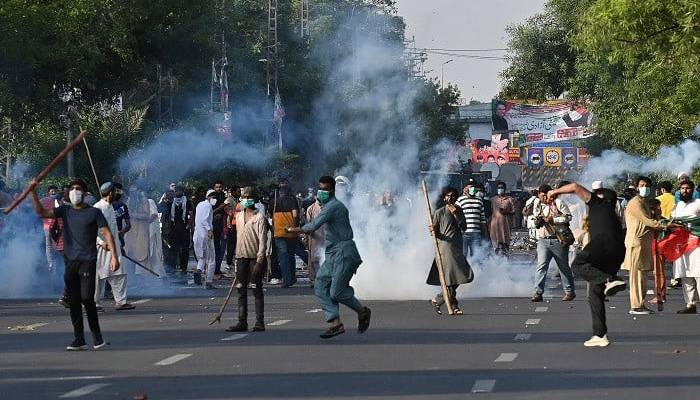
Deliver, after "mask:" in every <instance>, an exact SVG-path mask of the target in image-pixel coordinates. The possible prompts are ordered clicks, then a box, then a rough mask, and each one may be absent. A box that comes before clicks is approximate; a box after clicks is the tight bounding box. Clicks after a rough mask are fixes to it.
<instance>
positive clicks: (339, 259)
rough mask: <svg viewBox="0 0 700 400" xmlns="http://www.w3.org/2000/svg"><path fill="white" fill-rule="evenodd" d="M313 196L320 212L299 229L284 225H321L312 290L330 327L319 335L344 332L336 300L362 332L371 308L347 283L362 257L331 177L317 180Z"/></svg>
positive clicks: (302, 230) (307, 228)
mask: <svg viewBox="0 0 700 400" xmlns="http://www.w3.org/2000/svg"><path fill="white" fill-rule="evenodd" d="M316 198H317V199H318V201H320V202H321V203H322V204H323V209H322V210H321V213H320V214H319V215H318V216H317V217H316V218H314V219H313V220H312V221H310V222H308V223H307V224H306V225H304V226H302V227H301V228H296V227H287V228H286V231H287V232H293V233H307V234H308V233H312V232H315V231H317V230H318V229H319V228H321V227H322V226H324V227H325V242H326V259H325V261H324V262H323V265H322V266H321V269H320V270H319V271H318V273H317V274H316V280H315V282H314V291H315V293H316V297H318V298H319V300H320V301H321V307H322V308H323V311H324V314H325V317H326V322H328V323H329V324H330V325H331V326H330V328H329V329H328V330H327V331H325V332H323V333H322V334H321V338H323V339H328V338H332V337H334V336H338V335H340V334H343V333H345V328H344V327H343V323H342V322H341V321H340V308H339V304H340V303H342V304H345V305H346V306H348V307H350V308H352V309H353V310H354V311H355V312H356V313H357V317H358V324H357V331H358V332H359V333H364V332H365V331H367V329H368V328H369V322H370V316H371V311H370V309H369V308H367V307H364V306H363V305H362V304H361V303H360V301H359V300H357V298H356V297H355V291H354V290H353V288H352V286H350V279H352V276H353V275H354V274H355V272H356V271H357V268H358V267H359V266H360V264H362V259H361V258H360V253H359V252H358V251H357V246H355V241H354V240H353V232H352V227H351V226H350V217H349V213H348V209H347V207H345V204H343V203H342V202H341V201H340V200H338V199H337V198H336V197H335V179H333V177H332V176H322V177H321V178H320V179H319V189H318V192H317V194H316Z"/></svg>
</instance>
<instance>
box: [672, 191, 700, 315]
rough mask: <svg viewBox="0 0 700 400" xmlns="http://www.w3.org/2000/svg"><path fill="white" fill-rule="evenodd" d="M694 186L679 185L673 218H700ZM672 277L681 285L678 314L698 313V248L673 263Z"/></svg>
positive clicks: (699, 278)
mask: <svg viewBox="0 0 700 400" xmlns="http://www.w3.org/2000/svg"><path fill="white" fill-rule="evenodd" d="M694 192H695V184H694V183H693V182H692V181H690V180H686V181H684V182H683V183H681V188H680V199H681V201H679V202H678V204H676V209H675V210H674V211H673V217H674V218H678V217H698V216H700V200H698V199H694V198H693V193H694ZM673 276H674V278H676V279H680V280H681V282H682V283H683V297H684V298H685V308H683V309H681V310H678V314H695V313H697V312H698V310H697V303H698V301H700V297H698V282H700V248H695V249H693V250H692V251H690V252H688V253H685V254H683V255H682V256H681V257H680V258H679V259H677V260H676V261H674V262H673Z"/></svg>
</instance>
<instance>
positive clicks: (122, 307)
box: [114, 303, 136, 311]
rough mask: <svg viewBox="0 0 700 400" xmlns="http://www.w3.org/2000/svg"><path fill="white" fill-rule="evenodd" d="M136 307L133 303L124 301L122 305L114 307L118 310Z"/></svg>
mask: <svg viewBox="0 0 700 400" xmlns="http://www.w3.org/2000/svg"><path fill="white" fill-rule="evenodd" d="M134 308H136V306H135V305H133V304H129V303H124V304H122V305H120V306H116V307H114V309H115V310H117V311H124V310H133V309H134Z"/></svg>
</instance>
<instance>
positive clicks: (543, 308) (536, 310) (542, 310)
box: [535, 307, 549, 312]
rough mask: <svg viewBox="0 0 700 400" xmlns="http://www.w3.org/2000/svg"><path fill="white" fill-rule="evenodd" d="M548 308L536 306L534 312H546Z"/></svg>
mask: <svg viewBox="0 0 700 400" xmlns="http://www.w3.org/2000/svg"><path fill="white" fill-rule="evenodd" d="M547 310H549V307H536V308H535V312H547Z"/></svg>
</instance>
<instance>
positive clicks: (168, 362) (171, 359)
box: [154, 354, 192, 366]
mask: <svg viewBox="0 0 700 400" xmlns="http://www.w3.org/2000/svg"><path fill="white" fill-rule="evenodd" d="M191 355H192V354H175V355H174V356H172V357H168V358H166V359H165V360H160V361H158V362H157V363H155V364H154V365H161V366H163V365H172V364H175V363H176V362H178V361H182V360H184V359H185V358H187V357H190V356H191Z"/></svg>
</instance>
